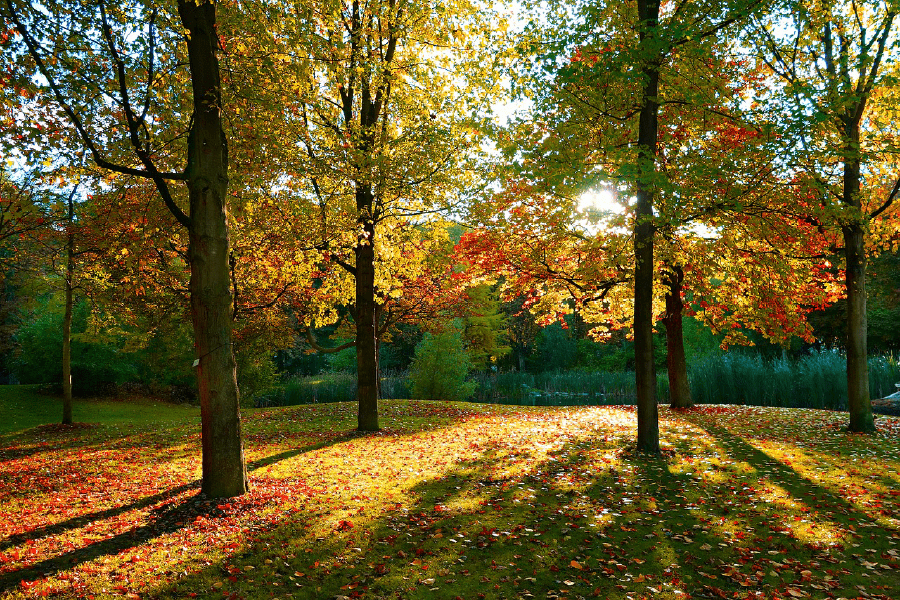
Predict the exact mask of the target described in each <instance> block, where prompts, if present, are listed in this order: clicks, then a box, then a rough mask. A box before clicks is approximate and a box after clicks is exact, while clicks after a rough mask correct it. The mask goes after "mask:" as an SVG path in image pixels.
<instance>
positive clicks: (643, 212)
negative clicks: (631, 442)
mask: <svg viewBox="0 0 900 600" xmlns="http://www.w3.org/2000/svg"><path fill="white" fill-rule="evenodd" d="M638 18H639V19H640V22H641V23H640V29H639V32H640V45H641V47H642V49H643V50H644V66H643V68H642V71H643V73H642V75H643V80H644V86H643V90H642V104H641V112H640V120H639V124H638V181H637V193H636V196H637V202H636V206H635V225H634V259H635V263H634V354H635V356H634V363H635V367H634V371H635V379H636V387H637V417H638V432H637V447H638V450H641V451H643V452H651V453H659V409H658V407H657V404H656V368H655V365H654V362H653V271H654V264H653V261H654V258H653V243H654V235H655V231H654V226H653V193H654V192H653V179H654V175H655V171H656V158H657V136H658V132H659V123H658V115H659V99H658V96H659V61H658V59H657V57H656V51H655V50H654V49H653V46H654V44H655V43H656V42H655V34H656V32H657V28H658V22H659V0H638Z"/></svg>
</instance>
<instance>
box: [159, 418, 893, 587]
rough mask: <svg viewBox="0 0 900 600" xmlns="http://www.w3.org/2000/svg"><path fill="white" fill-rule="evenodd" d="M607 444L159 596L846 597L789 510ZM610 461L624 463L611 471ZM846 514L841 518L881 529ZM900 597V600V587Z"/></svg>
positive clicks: (567, 451)
mask: <svg viewBox="0 0 900 600" xmlns="http://www.w3.org/2000/svg"><path fill="white" fill-rule="evenodd" d="M712 435H714V436H715V440H716V445H717V448H720V449H722V450H724V451H725V452H727V453H728V454H729V455H730V458H731V459H733V460H734V461H746V462H748V463H749V464H751V465H752V466H756V467H757V468H758V469H759V468H761V467H765V468H767V469H768V470H769V472H770V473H773V472H774V474H775V476H777V477H778V478H779V479H780V480H783V481H786V482H788V483H789V485H787V486H785V488H786V489H789V490H790V491H791V493H793V494H795V495H797V496H798V497H802V496H803V495H805V494H806V493H807V492H809V491H810V490H812V491H813V492H814V493H818V494H821V493H822V492H820V491H819V489H817V487H816V485H815V483H814V482H810V481H808V480H806V479H805V478H803V477H801V476H799V475H798V474H797V473H796V472H794V471H793V470H792V469H790V468H789V467H787V466H784V465H781V464H780V463H777V461H772V460H771V459H769V457H767V456H766V455H765V454H764V453H761V452H759V451H758V450H756V449H755V448H753V447H752V446H750V445H749V444H747V443H746V442H744V441H743V440H741V439H740V438H739V437H737V436H734V435H732V434H729V433H728V432H725V431H721V430H716V431H715V432H713V433H712ZM604 442H605V440H600V439H599V437H598V438H595V439H594V440H592V442H591V444H589V445H584V444H579V443H574V442H570V443H567V444H566V445H564V446H563V447H562V449H560V450H559V451H557V452H555V453H554V455H553V456H551V457H550V458H549V459H547V460H542V461H541V462H536V463H534V464H532V465H530V467H529V469H528V470H527V471H525V472H522V473H520V474H517V475H509V474H505V471H504V469H505V468H506V467H508V466H509V455H507V456H501V455H500V454H498V453H494V452H486V453H485V454H484V455H482V456H480V457H474V458H472V459H468V460H460V461H457V462H456V463H455V464H453V465H452V466H451V467H449V468H448V469H447V470H446V471H444V472H442V473H440V474H438V475H435V476H433V477H431V478H429V479H425V480H423V481H421V482H418V483H416V484H415V485H413V486H412V487H410V488H409V489H408V490H404V494H405V496H406V497H408V498H414V499H415V500H413V501H411V502H407V503H397V504H391V503H387V504H384V505H383V506H381V507H380V508H378V514H377V515H375V516H374V517H372V520H370V521H367V522H363V523H362V524H360V523H356V522H355V521H356V519H355V518H353V517H350V516H349V515H348V516H347V519H346V520H344V519H343V518H341V515H340V514H339V513H337V512H332V513H330V514H329V515H328V516H327V519H328V521H335V522H336V523H337V525H336V526H335V525H334V524H333V523H331V524H330V523H329V522H325V521H323V517H322V515H321V514H320V513H319V512H318V510H313V509H312V508H309V509H308V510H304V511H297V512H294V513H292V514H291V515H288V516H285V517H284V518H283V519H282V520H281V521H280V522H279V523H278V525H277V526H276V527H274V528H272V529H270V530H268V531H266V532H265V533H264V534H263V535H261V536H260V537H259V539H257V540H254V541H253V542H251V543H250V544H248V545H247V546H246V547H245V548H244V549H242V550H241V551H239V552H238V553H237V554H234V555H232V556H229V557H226V558H223V559H221V560H220V561H218V562H216V563H215V564H213V565H210V566H208V567H206V568H204V569H201V570H200V571H196V572H194V573H192V574H190V575H188V576H187V577H184V578H182V579H180V580H178V581H176V582H174V583H172V584H167V585H165V586H161V587H160V588H158V589H156V590H153V592H152V595H153V596H158V597H160V598H180V597H184V595H185V594H186V593H191V594H198V595H200V596H201V597H203V596H206V597H220V596H222V595H223V594H226V593H230V594H234V595H235V596H238V597H257V596H259V595H261V594H262V593H263V590H264V589H265V593H268V592H269V591H270V590H272V589H274V588H272V587H270V586H272V585H276V586H283V587H279V588H278V589H281V590H284V591H288V590H292V591H293V592H294V593H295V594H296V596H295V597H303V598H329V597H335V596H345V597H350V598H356V597H365V598H377V597H392V598H409V599H418V598H422V597H426V596H427V597H430V598H435V599H443V598H448V599H449V598H454V597H456V596H460V597H463V598H467V599H468V598H473V597H486V598H525V597H531V596H534V597H544V596H545V595H546V596H547V597H558V598H560V599H561V598H572V597H577V596H582V597H588V596H597V597H605V598H609V599H624V598H627V597H633V596H635V595H646V594H647V592H648V590H647V588H648V587H652V588H653V589H654V590H656V591H655V592H653V593H654V594H656V593H664V592H666V591H668V592H669V593H675V592H676V591H680V592H686V593H687V594H689V595H690V596H691V597H696V598H724V597H732V596H734V595H735V594H745V593H746V592H747V590H757V591H761V592H763V593H765V594H768V595H766V596H765V597H775V595H779V596H780V597H787V596H788V595H793V594H790V592H787V591H786V590H788V589H793V590H794V591H795V592H797V593H799V592H798V591H797V590H798V589H801V588H803V586H807V585H809V584H813V583H814V584H815V585H820V586H821V589H826V588H825V587H824V586H826V585H832V584H834V585H836V584H835V583H834V582H835V581H836V578H833V577H832V576H831V572H830V571H828V569H829V565H827V564H826V565H825V566H822V567H821V568H820V567H817V566H814V565H810V564H808V563H805V562H803V561H802V560H801V559H804V557H805V558H806V559H809V560H812V559H811V557H813V556H815V550H814V549H810V548H808V547H806V545H805V543H804V542H803V541H802V540H800V539H798V538H797V537H796V536H795V535H793V533H792V532H791V531H790V530H789V529H788V528H784V527H780V526H779V525H780V522H778V521H779V520H780V518H781V515H779V514H778V513H779V512H780V510H779V509H777V507H772V506H767V505H765V501H764V500H762V499H760V498H759V497H748V498H738V492H737V491H736V490H735V488H734V484H733V482H731V481H724V482H722V483H715V484H713V483H711V482H710V480H706V479H704V478H702V477H700V476H698V475H697V474H691V473H686V472H678V471H676V470H673V468H672V462H673V461H675V460H681V459H682V458H684V457H683V456H676V457H671V458H670V460H661V459H650V458H646V457H643V456H641V455H637V454H629V453H623V452H621V451H618V452H616V450H617V445H616V444H618V443H619V442H618V441H616V442H614V443H613V444H612V445H610V444H606V446H605V447H604ZM598 448H601V449H606V450H609V451H610V453H614V454H616V458H614V459H612V460H611V461H610V462H608V463H607V464H605V465H604V464H602V463H599V462H598V460H597V457H596V450H597V449H598ZM618 450H621V449H620V448H618ZM592 452H593V454H592ZM504 461H506V462H505V463H504ZM500 466H502V467H504V468H503V469H500V468H498V467H500ZM727 468H728V467H723V469H727ZM729 475H739V476H740V477H747V478H748V480H752V477H753V475H752V474H751V475H745V474H739V473H738V472H737V471H733V472H729ZM737 499H739V500H740V504H739V503H738V502H736V500H737ZM832 499H833V501H834V510H835V511H836V512H838V513H842V514H846V515H847V516H849V517H852V518H856V519H857V522H859V523H863V522H867V521H868V520H869V519H868V517H866V515H865V514H864V513H862V512H861V511H859V510H857V509H855V508H854V507H853V505H852V504H850V503H847V502H845V501H842V500H841V499H840V498H837V497H834V496H833V495H832ZM337 519H341V520H340V521H337ZM329 524H330V525H331V527H332V529H331V530H330V531H329V530H328V527H329ZM323 527H324V532H323ZM850 556H851V554H849V553H848V554H847V555H846V556H841V557H838V558H841V559H846V558H850ZM846 564H847V566H848V567H850V568H854V567H853V565H852V564H850V563H849V562H847V563H846ZM253 565H255V568H256V570H253V571H250V570H248V569H246V567H247V566H250V567H252V566H253ZM259 569H266V572H265V574H263V573H261V572H260V570H259ZM809 569H812V570H809ZM860 569H862V567H860ZM776 571H777V572H776ZM862 572H865V570H862ZM246 573H252V574H253V575H252V576H251V577H253V578H255V580H251V577H246V576H245V574H246ZM227 575H230V577H226V576H227ZM245 577H246V578H245ZM229 581H230V582H229ZM213 582H218V583H217V585H219V586H221V584H222V583H224V587H211V586H212V583H213ZM889 585H893V586H894V587H893V588H892V589H893V590H896V591H900V584H898V583H897V582H894V583H889ZM798 586H799V588H798ZM806 589H807V590H808V589H813V588H808V587H807V588H806ZM478 594H482V595H481V596H479V595H478Z"/></svg>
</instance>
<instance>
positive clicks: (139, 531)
mask: <svg viewBox="0 0 900 600" xmlns="http://www.w3.org/2000/svg"><path fill="white" fill-rule="evenodd" d="M354 437H357V434H356V433H355V432H348V433H343V434H338V435H335V436H334V437H332V438H330V439H326V440H323V441H321V442H317V443H315V444H310V445H308V446H304V447H302V448H297V449H294V450H288V451H285V452H280V453H278V454H273V455H271V456H267V457H265V458H261V459H259V460H256V461H253V462H251V463H248V465H247V470H248V471H251V472H252V471H256V470H259V469H262V468H265V467H268V466H271V465H274V464H276V463H278V462H281V461H284V460H288V459H290V458H293V457H295V456H299V455H301V454H305V453H308V452H313V451H315V450H319V449H322V448H327V447H329V446H332V445H335V444H340V443H342V442H345V441H347V440H349V439H353V438H354ZM191 489H197V490H199V489H200V481H192V482H190V483H186V484H183V485H180V486H177V487H174V488H170V489H168V490H165V491H163V492H160V493H158V494H154V495H153V496H148V497H145V498H141V499H140V500H137V501H135V502H132V503H129V504H125V505H122V506H117V507H114V508H109V509H106V510H101V511H96V512H93V513H89V514H84V515H79V516H77V517H73V518H71V519H67V520H65V521H62V522H60V523H54V524H52V525H47V526H45V527H39V528H36V529H32V530H29V531H26V532H22V533H19V534H14V535H12V536H9V537H7V538H6V539H4V540H0V551H2V550H5V549H8V548H11V547H13V546H16V545H19V544H23V543H27V542H28V541H30V540H38V539H41V538H45V537H48V536H53V535H60V534H64V533H66V532H67V531H70V530H73V529H77V528H80V527H83V526H85V525H87V524H88V523H91V522H93V521H99V520H102V519H109V518H112V517H116V516H118V515H120V514H124V513H127V512H129V511H132V510H137V509H142V508H146V507H148V506H152V505H154V504H157V503H159V502H163V501H165V500H167V499H169V498H172V497H175V496H178V495H179V494H182V493H184V492H186V491H188V490H191ZM218 513H221V511H220V510H219V509H218V508H216V503H215V502H199V501H198V499H197V497H190V498H188V499H186V500H184V501H182V502H180V503H179V504H177V505H175V506H162V507H159V508H158V509H156V510H155V511H153V513H152V514H153V518H152V520H151V521H150V522H149V523H147V524H145V525H142V526H140V527H135V528H132V529H130V530H128V531H125V532H122V533H120V534H118V535H115V536H113V537H111V538H109V539H106V540H102V541H98V542H93V543H91V544H89V545H87V546H84V547H82V548H78V549H76V550H72V551H71V552H67V553H65V554H61V555H59V556H55V557H53V558H48V559H46V560H43V561H40V562H38V563H35V564H33V565H29V566H28V567H25V568H22V569H18V570H15V571H9V572H7V573H0V591H4V590H6V589H8V588H11V587H14V586H15V585H17V584H18V583H19V582H20V581H22V580H29V579H34V578H38V577H44V576H47V575H48V574H55V573H58V572H59V571H62V570H65V569H71V568H72V567H75V566H77V565H79V564H82V563H85V562H89V561H91V560H94V559H96V558H99V557H101V556H104V555H111V554H117V553H119V552H122V551H124V550H128V549H129V548H133V547H136V546H139V545H141V544H143V543H145V542H147V541H148V540H151V539H154V538H157V537H160V536H162V535H165V534H169V533H174V532H175V531H177V530H179V529H182V528H184V527H185V526H186V525H189V524H190V523H191V522H192V521H193V517H196V516H199V515H213V516H215V515H217V514H218Z"/></svg>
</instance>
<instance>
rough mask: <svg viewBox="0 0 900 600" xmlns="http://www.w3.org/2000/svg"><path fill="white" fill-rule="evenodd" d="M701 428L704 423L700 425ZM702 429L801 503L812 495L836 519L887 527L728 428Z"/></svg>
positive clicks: (734, 455) (707, 426)
mask: <svg viewBox="0 0 900 600" xmlns="http://www.w3.org/2000/svg"><path fill="white" fill-rule="evenodd" d="M698 425H700V424H699V423H698ZM700 426H702V427H703V428H704V429H705V430H706V431H707V432H709V434H710V435H712V436H713V437H714V438H715V439H716V440H718V442H719V444H721V445H722V447H723V448H725V449H726V450H727V451H728V452H729V453H730V454H731V456H732V457H733V458H735V459H737V460H742V461H744V462H746V463H747V464H749V465H750V466H751V467H753V468H754V469H756V470H757V472H760V473H768V474H769V476H770V478H771V479H773V480H777V482H778V484H779V485H780V486H781V487H782V488H783V489H784V490H785V491H787V492H789V493H790V494H791V495H792V496H793V497H794V499H796V500H797V501H800V502H803V503H805V504H811V500H810V496H812V497H813V498H814V499H815V503H816V505H818V506H819V507H820V508H821V509H824V510H827V511H828V512H829V513H830V518H831V519H832V520H840V521H846V520H848V519H849V520H852V521H856V522H857V523H860V524H862V525H864V526H865V525H869V526H872V527H883V525H880V524H876V523H874V522H873V521H872V518H871V517H870V516H869V515H867V514H866V513H864V512H863V511H861V510H860V509H859V507H858V506H857V505H856V504H853V503H851V502H848V501H847V500H846V499H845V498H842V497H841V496H839V495H837V494H836V493H834V491H832V490H831V489H829V488H827V487H824V486H822V485H820V484H819V483H818V482H816V481H815V480H813V479H810V478H808V477H804V476H803V475H801V474H800V473H798V472H797V471H796V470H795V469H793V468H792V467H790V466H788V465H786V464H785V463H783V462H781V461H779V460H777V459H775V458H773V457H771V456H769V455H768V454H766V453H765V452H763V451H762V450H760V449H758V448H756V447H755V446H753V445H752V444H750V443H748V442H747V441H746V440H744V439H743V438H741V437H740V436H737V435H735V434H733V433H731V432H730V431H728V430H727V429H726V428H724V427H716V426H710V425H708V424H705V425H700ZM894 530H895V531H900V529H897V528H894Z"/></svg>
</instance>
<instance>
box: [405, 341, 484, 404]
mask: <svg viewBox="0 0 900 600" xmlns="http://www.w3.org/2000/svg"><path fill="white" fill-rule="evenodd" d="M471 369H472V361H471V359H470V358H469V355H468V354H467V353H466V350H465V348H464V347H463V342H462V335H461V334H460V333H458V332H446V333H439V334H437V335H432V334H430V333H426V334H425V337H423V338H422V341H421V342H419V345H418V346H416V353H415V357H414V358H413V361H412V365H411V366H410V368H409V389H410V392H411V396H412V397H413V398H417V399H420V400H465V399H467V398H469V397H471V396H472V394H474V393H475V388H476V386H477V384H476V383H475V382H474V381H466V377H467V376H468V374H469V371H470V370H471Z"/></svg>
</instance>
